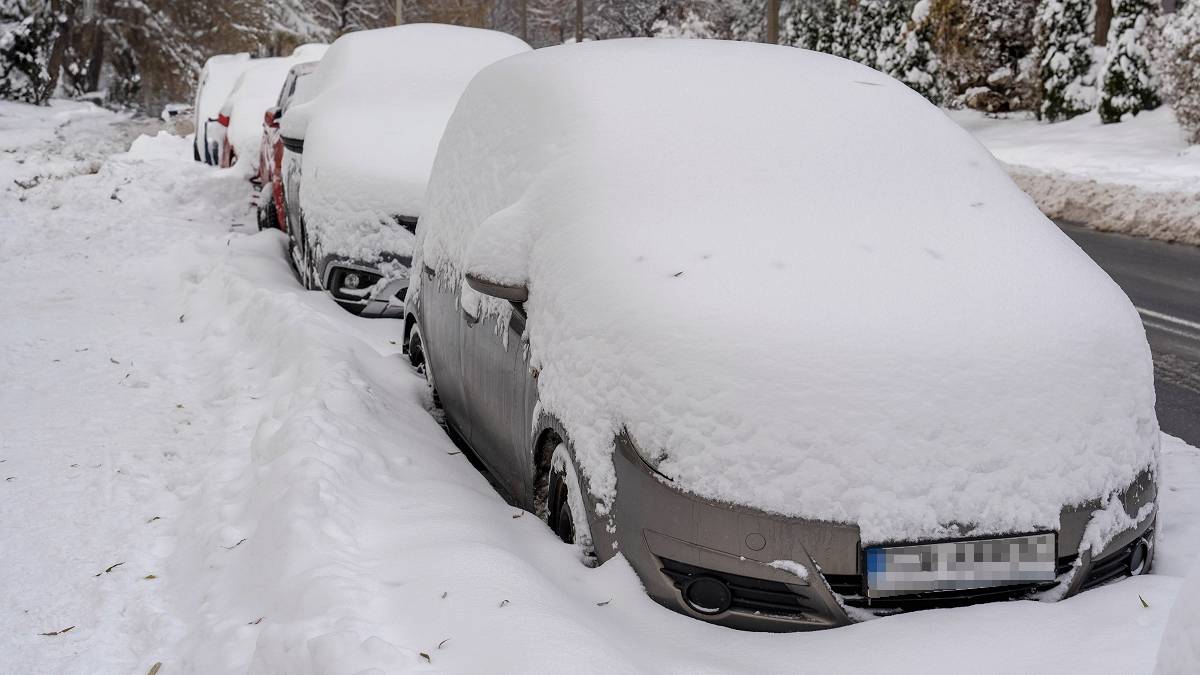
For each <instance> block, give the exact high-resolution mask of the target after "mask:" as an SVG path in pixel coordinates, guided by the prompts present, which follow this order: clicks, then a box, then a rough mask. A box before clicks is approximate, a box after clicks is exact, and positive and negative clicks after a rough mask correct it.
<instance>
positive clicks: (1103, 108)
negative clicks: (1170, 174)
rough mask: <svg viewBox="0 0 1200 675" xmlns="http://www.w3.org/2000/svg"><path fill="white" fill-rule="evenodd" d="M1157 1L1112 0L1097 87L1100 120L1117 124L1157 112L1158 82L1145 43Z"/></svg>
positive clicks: (1156, 9)
mask: <svg viewBox="0 0 1200 675" xmlns="http://www.w3.org/2000/svg"><path fill="white" fill-rule="evenodd" d="M1157 13H1158V0H1113V20H1112V25H1111V27H1110V28H1109V29H1108V56H1107V58H1106V59H1105V61H1104V71H1103V73H1102V74H1101V85H1100V105H1099V111H1100V119H1101V121H1103V122H1104V123H1105V124H1109V123H1112V122H1120V121H1121V117H1122V116H1124V115H1125V114H1128V113H1132V114H1134V115H1136V114H1138V113H1139V112H1141V111H1143V110H1150V109H1152V108H1157V107H1158V106H1159V104H1160V103H1161V102H1162V101H1161V100H1160V99H1159V97H1158V81H1157V78H1156V77H1155V76H1154V71H1153V68H1152V65H1151V58H1150V50H1149V48H1148V46H1147V45H1148V41H1149V38H1150V35H1149V30H1150V28H1151V24H1152V20H1153V18H1154V16H1155V15H1156V14H1157Z"/></svg>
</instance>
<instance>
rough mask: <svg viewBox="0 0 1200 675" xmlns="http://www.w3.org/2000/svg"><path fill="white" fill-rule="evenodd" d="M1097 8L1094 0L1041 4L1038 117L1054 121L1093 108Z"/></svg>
mask: <svg viewBox="0 0 1200 675" xmlns="http://www.w3.org/2000/svg"><path fill="white" fill-rule="evenodd" d="M1095 26H1096V8H1095V5H1094V4H1093V3H1092V1H1091V0H1043V2H1042V4H1041V6H1040V7H1039V8H1038V16H1037V21H1036V23H1035V28H1036V31H1037V69H1038V84H1039V85H1040V88H1039V93H1040V98H1041V102H1040V104H1039V105H1038V109H1037V113H1038V117H1040V118H1042V119H1046V120H1049V121H1051V122H1054V121H1057V120H1060V119H1069V118H1071V117H1074V116H1076V115H1079V114H1081V113H1085V112H1087V111H1089V110H1091V109H1092V107H1093V106H1094V105H1095V100H1096V86H1095V85H1096V83H1095V81H1093V80H1092V79H1091V77H1092V36H1093V34H1094V33H1095V30H1096V28H1095Z"/></svg>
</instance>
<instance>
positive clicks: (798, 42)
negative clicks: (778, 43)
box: [781, 0, 835, 51]
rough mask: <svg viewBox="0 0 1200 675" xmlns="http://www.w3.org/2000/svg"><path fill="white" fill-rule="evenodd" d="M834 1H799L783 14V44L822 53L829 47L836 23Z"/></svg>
mask: <svg viewBox="0 0 1200 675" xmlns="http://www.w3.org/2000/svg"><path fill="white" fill-rule="evenodd" d="M834 11H835V7H834V2H833V0H797V1H796V2H793V3H790V4H789V5H788V7H787V8H786V9H785V10H784V12H783V20H782V22H781V23H782V24H783V43H784V44H789V45H792V46H793V47H799V48H801V49H812V50H814V51H822V47H826V48H827V46H828V45H829V43H830V42H831V41H832V40H831V34H832V31H833V21H834Z"/></svg>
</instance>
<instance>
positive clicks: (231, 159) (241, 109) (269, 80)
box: [217, 44, 328, 176]
mask: <svg viewBox="0 0 1200 675" xmlns="http://www.w3.org/2000/svg"><path fill="white" fill-rule="evenodd" d="M326 49H328V45H323V44H308V45H301V46H299V47H297V48H296V49H295V50H294V51H293V52H292V55H291V56H281V57H275V58H264V59H255V61H254V63H253V65H251V66H249V67H247V68H246V69H245V70H243V71H242V73H241V75H239V76H238V79H237V82H236V83H234V86H233V89H232V90H231V91H230V92H229V96H227V97H226V98H225V103H224V104H222V105H221V109H220V112H219V114H218V115H217V119H218V121H219V122H220V123H221V124H223V125H224V126H225V127H226V133H225V134H223V135H222V137H221V142H220V148H221V150H220V154H219V161H218V164H219V165H220V166H222V167H230V166H233V165H234V164H235V163H236V162H237V161H238V159H239V157H240V156H241V155H246V157H247V159H248V160H249V161H250V162H251V163H252V165H251V166H250V167H248V171H249V175H251V176H256V175H257V174H258V167H257V164H258V159H259V154H260V153H259V146H260V144H261V140H262V122H263V113H264V112H266V110H267V108H269V107H271V104H272V103H274V102H276V101H277V100H278V98H279V92H280V89H281V87H282V86H283V84H284V82H285V80H287V77H288V73H289V72H290V71H291V69H292V66H294V65H297V64H299V63H308V62H312V61H318V60H320V58H321V57H322V56H323V55H324V54H325V50H326Z"/></svg>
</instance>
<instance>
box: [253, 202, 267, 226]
mask: <svg viewBox="0 0 1200 675" xmlns="http://www.w3.org/2000/svg"><path fill="white" fill-rule="evenodd" d="M254 212H255V215H256V216H257V219H258V231H259V232H262V231H263V230H265V229H267V228H268V227H270V224H269V223H270V221H269V220H267V215H268V214H267V210H266V209H265V208H263V207H261V206H259V207H258V208H257V209H255V210H254Z"/></svg>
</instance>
